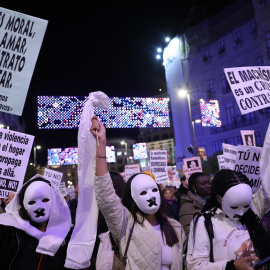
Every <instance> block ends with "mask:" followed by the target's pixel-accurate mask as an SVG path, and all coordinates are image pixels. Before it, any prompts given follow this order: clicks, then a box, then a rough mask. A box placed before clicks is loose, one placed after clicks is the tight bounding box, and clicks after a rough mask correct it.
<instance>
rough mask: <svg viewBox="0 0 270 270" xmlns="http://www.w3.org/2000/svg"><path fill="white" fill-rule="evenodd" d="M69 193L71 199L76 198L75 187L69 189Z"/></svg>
mask: <svg viewBox="0 0 270 270" xmlns="http://www.w3.org/2000/svg"><path fill="white" fill-rule="evenodd" d="M67 193H68V195H69V196H70V199H74V198H75V197H76V196H75V187H74V186H70V187H67Z"/></svg>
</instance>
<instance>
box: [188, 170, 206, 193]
mask: <svg viewBox="0 0 270 270" xmlns="http://www.w3.org/2000/svg"><path fill="white" fill-rule="evenodd" d="M200 176H206V174H205V173H202V172H196V173H193V174H191V175H190V177H189V178H188V190H190V191H192V192H193V193H194V190H193V189H192V186H193V185H196V184H197V180H198V178H199V177H200Z"/></svg>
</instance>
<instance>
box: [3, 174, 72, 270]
mask: <svg viewBox="0 0 270 270" xmlns="http://www.w3.org/2000/svg"><path fill="white" fill-rule="evenodd" d="M71 232H72V230H71V217H70V211H69V208H68V206H67V204H66V202H65V199H64V197H63V196H62V195H61V194H60V192H59V190H58V189H57V188H56V187H55V186H54V185H53V184H51V183H50V182H49V181H48V180H46V179H44V178H43V177H42V176H41V175H36V176H34V177H33V178H32V179H30V180H29V181H28V182H26V183H25V184H24V185H23V186H22V188H21V189H20V190H19V192H18V193H17V194H16V195H15V196H14V198H13V199H12V201H11V202H10V203H9V204H8V206H7V207H6V213H4V214H1V215H0V242H1V245H0V257H1V266H0V268H1V269H11V270H13V269H16V270H20V269H27V270H32V269H40V270H44V269H46V270H47V269H48V270H60V269H67V268H64V263H65V259H66V249H67V244H68V241H69V238H70V236H71Z"/></svg>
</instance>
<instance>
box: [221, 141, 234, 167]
mask: <svg viewBox="0 0 270 270" xmlns="http://www.w3.org/2000/svg"><path fill="white" fill-rule="evenodd" d="M222 149H223V158H224V166H225V168H224V169H230V170H234V167H235V159H236V156H237V146H234V145H231V144H226V143H222Z"/></svg>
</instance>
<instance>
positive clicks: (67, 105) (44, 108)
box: [37, 96, 170, 129]
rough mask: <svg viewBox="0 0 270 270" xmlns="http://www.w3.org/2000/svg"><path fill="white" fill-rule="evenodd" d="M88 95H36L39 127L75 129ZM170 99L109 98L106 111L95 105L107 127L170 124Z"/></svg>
mask: <svg viewBox="0 0 270 270" xmlns="http://www.w3.org/2000/svg"><path fill="white" fill-rule="evenodd" d="M87 99H88V97H85V96H38V99H37V122H38V128H39V129H72V128H78V126H79V122H80V117H81V113H82V110H83V107H84V104H85V102H86V101H87ZM168 102H169V98H139V97H124V98H121V97H112V98H110V103H109V110H103V109H100V108H94V111H95V115H96V116H98V117H99V119H100V121H101V122H102V123H103V124H104V125H105V126H106V128H146V127H170V119H169V108H168Z"/></svg>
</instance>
